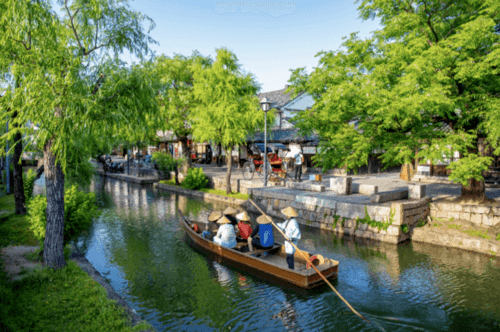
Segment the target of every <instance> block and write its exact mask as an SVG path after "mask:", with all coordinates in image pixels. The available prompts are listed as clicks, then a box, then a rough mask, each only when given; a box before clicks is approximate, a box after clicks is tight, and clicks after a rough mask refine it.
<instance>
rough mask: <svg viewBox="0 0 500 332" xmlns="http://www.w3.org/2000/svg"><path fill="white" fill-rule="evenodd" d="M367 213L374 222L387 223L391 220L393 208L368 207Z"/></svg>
mask: <svg viewBox="0 0 500 332" xmlns="http://www.w3.org/2000/svg"><path fill="white" fill-rule="evenodd" d="M366 211H367V212H368V215H369V216H370V219H372V220H376V221H387V220H389V215H390V213H391V208H390V207H388V206H376V205H368V206H367V208H366Z"/></svg>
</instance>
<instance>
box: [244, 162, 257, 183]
mask: <svg viewBox="0 0 500 332" xmlns="http://www.w3.org/2000/svg"><path fill="white" fill-rule="evenodd" d="M241 172H242V173H243V177H244V178H245V179H247V180H252V179H253V175H254V173H255V168H254V167H253V165H252V163H251V162H250V161H247V162H246V163H244V164H243V168H242V169H241Z"/></svg>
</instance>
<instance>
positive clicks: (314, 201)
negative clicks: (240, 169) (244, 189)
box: [245, 189, 430, 243]
mask: <svg viewBox="0 0 500 332" xmlns="http://www.w3.org/2000/svg"><path fill="white" fill-rule="evenodd" d="M249 191H250V193H251V194H252V196H253V198H254V201H255V202H256V203H257V204H258V205H259V207H260V208H261V209H262V210H263V211H264V212H265V213H267V214H269V215H270V216H272V217H277V218H284V215H283V214H281V212H280V211H281V209H283V208H285V207H287V206H292V207H294V208H295V209H296V210H297V212H298V214H299V217H298V219H297V221H298V222H299V223H300V224H303V225H307V226H312V227H317V228H321V229H328V230H331V231H334V232H336V233H340V234H347V235H351V236H355V237H360V238H365V239H373V240H378V241H383V242H389V243H399V242H402V241H405V240H407V239H409V238H410V234H411V230H412V229H413V227H415V225H416V223H417V222H418V220H419V219H425V218H426V217H427V216H428V215H429V206H428V203H429V202H430V199H429V198H424V199H420V200H415V201H411V202H405V203H398V202H395V203H392V204H391V206H380V205H362V204H353V203H344V202H337V201H334V200H329V199H323V198H316V197H310V196H306V195H293V194H285V193H277V192H275V191H269V190H262V189H249ZM245 208H247V209H248V210H249V211H252V212H255V213H259V212H258V210H257V208H255V207H254V206H253V205H252V204H251V203H246V204H245ZM367 213H368V217H366V214H367ZM370 224H372V225H370ZM403 225H407V230H408V231H407V232H406V233H404V232H403V228H405V227H402V226H403ZM384 228H385V229H384Z"/></svg>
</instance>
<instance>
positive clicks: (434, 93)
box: [290, 0, 500, 185]
mask: <svg viewBox="0 0 500 332" xmlns="http://www.w3.org/2000/svg"><path fill="white" fill-rule="evenodd" d="M360 2H361V5H360V7H359V12H360V15H361V17H362V18H364V19H368V18H374V17H378V18H379V19H380V20H381V25H382V27H381V29H380V30H377V31H376V32H374V33H373V34H372V36H371V37H369V38H367V39H365V40H363V39H361V38H359V36H358V35H357V34H356V33H353V34H351V35H350V36H349V37H347V38H345V41H344V43H343V44H342V47H341V48H340V49H339V50H338V51H328V52H326V51H322V52H319V53H318V55H317V56H318V57H319V64H318V66H316V67H315V69H314V70H313V72H311V73H310V74H308V73H307V72H306V71H305V68H298V69H295V70H293V71H292V74H291V78H290V82H291V83H292V85H291V87H290V91H291V89H292V88H293V89H294V91H295V93H298V92H299V91H300V92H302V91H306V92H308V93H309V94H310V95H312V97H313V98H314V100H315V104H314V106H313V107H312V108H311V110H306V111H303V112H300V113H298V115H297V116H296V118H295V120H296V123H297V126H298V127H299V128H300V129H301V132H302V133H306V134H309V133H312V132H313V131H314V132H316V133H317V134H318V135H319V136H320V145H319V147H318V154H317V155H316V156H315V157H313V161H314V162H315V163H316V164H318V165H320V166H321V167H323V169H324V170H326V169H331V168H333V167H343V166H347V169H348V170H353V169H356V168H358V167H360V166H362V165H366V164H367V162H368V156H369V155H370V154H372V153H373V151H379V152H382V154H381V157H380V159H381V161H382V163H383V164H384V166H385V167H388V166H392V165H399V164H404V163H410V162H411V161H412V159H414V158H415V151H419V152H418V155H417V156H418V158H420V160H422V161H426V160H430V161H432V162H434V163H436V162H438V161H442V160H443V159H445V158H450V157H451V156H452V155H453V153H454V152H455V151H458V152H460V153H461V155H462V156H463V158H462V157H461V158H462V159H461V160H460V161H454V162H452V163H451V164H450V169H451V170H452V172H451V176H450V179H452V180H454V181H458V182H460V183H462V184H464V185H466V184H467V180H468V179H471V178H474V179H476V180H478V181H482V180H483V178H482V175H481V171H482V170H484V169H485V168H486V166H487V165H489V164H490V159H489V158H488V157H483V156H479V153H478V142H479V139H481V138H485V139H486V142H487V143H488V144H489V145H490V146H492V147H493V149H494V153H495V154H499V153H500V126H498V125H497V124H498V123H499V122H500V106H499V105H500V75H498V74H499V68H500V57H499V56H498V55H499V54H500V34H498V32H495V26H496V27H498V26H499V25H498V24H500V10H499V8H500V6H499V5H498V1H494V0H486V1H466V0H459V1H453V2H446V3H443V2H439V1H435V2H425V3H421V2H419V3H416V2H412V1H402V2H397V5H396V4H395V3H394V1H392V0H377V1H373V0H362V1H360Z"/></svg>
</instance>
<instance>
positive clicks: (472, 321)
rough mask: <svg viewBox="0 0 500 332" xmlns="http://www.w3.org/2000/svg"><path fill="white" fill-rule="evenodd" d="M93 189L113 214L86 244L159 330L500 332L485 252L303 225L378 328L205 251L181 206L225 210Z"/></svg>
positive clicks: (320, 296) (317, 295)
mask: <svg viewBox="0 0 500 332" xmlns="http://www.w3.org/2000/svg"><path fill="white" fill-rule="evenodd" d="M90 190H93V191H95V192H96V194H97V197H98V200H99V203H100V204H101V206H102V207H103V210H104V212H103V214H102V215H101V217H100V218H99V219H98V220H96V221H95V222H94V224H93V226H92V228H91V229H90V230H89V232H88V234H84V235H83V236H82V237H81V238H80V239H79V240H78V247H79V248H80V250H81V251H82V252H84V253H85V256H86V257H87V259H88V260H89V261H90V262H91V263H92V264H93V265H94V267H95V268H96V269H97V270H98V271H99V272H100V273H101V274H102V275H103V276H104V277H105V278H106V279H107V280H108V281H109V282H110V283H111V285H112V286H113V288H114V289H115V290H116V291H117V292H118V293H119V294H120V295H121V296H122V297H123V298H124V299H125V300H126V301H127V302H128V303H129V305H130V306H131V307H132V308H133V309H134V310H135V311H137V313H138V314H139V315H140V316H141V317H142V318H143V319H145V320H147V321H148V322H149V323H151V324H152V325H153V326H154V327H155V328H156V329H157V330H158V331H285V330H290V331H380V329H379V328H377V325H379V326H380V327H382V328H383V329H385V330H386V331H492V330H500V328H499V326H498V322H499V320H500V283H499V277H500V264H499V262H498V261H497V260H496V259H490V258H488V257H487V256H485V255H480V254H474V253H470V252H464V251H460V250H456V249H448V248H444V247H439V246H432V245H427V244H418V243H413V244H412V243H403V244H400V245H398V246H396V245H377V244H375V245H374V244H369V243H358V242H356V241H353V240H352V239H349V238H342V237H339V236H336V235H334V234H333V233H330V232H328V231H321V230H317V229H312V228H309V227H306V226H302V225H301V230H302V240H301V241H300V242H299V247H301V248H303V249H306V250H308V251H310V252H311V253H320V254H322V255H324V256H327V257H329V258H333V259H336V260H338V261H339V262H340V265H339V276H338V280H336V281H335V282H334V283H333V284H334V286H335V287H336V288H337V290H338V291H339V292H340V293H341V294H342V295H343V296H344V297H345V298H346V299H347V301H349V302H350V304H351V305H352V306H353V307H354V308H356V309H357V310H358V311H359V312H360V313H361V314H362V315H363V316H365V317H366V318H368V319H369V320H370V321H372V322H374V324H369V323H367V322H365V321H363V320H362V319H360V318H359V317H357V316H356V315H354V314H352V313H351V312H350V311H349V309H348V308H347V307H346V306H345V304H344V303H343V302H342V301H341V300H340V299H339V298H338V297H337V296H336V295H335V294H334V293H333V292H332V291H331V290H329V289H328V288H326V287H322V288H321V289H319V290H313V291H309V292H299V291H297V290H295V289H289V288H287V287H284V286H283V285H278V284H275V283H271V282H268V281H263V280H261V279H259V278H258V277H256V276H254V275H251V274H247V273H245V272H242V271H238V270H236V269H234V268H232V267H229V266H227V265H226V264H225V263H223V262H221V263H219V262H217V261H216V260H214V259H211V258H208V257H207V256H205V255H203V254H202V253H199V252H198V251H196V250H194V249H193V248H192V247H191V246H190V245H189V244H187V243H186V241H185V233H184V231H183V229H182V228H181V226H180V225H179V223H178V221H177V219H176V213H175V211H176V209H178V208H181V209H182V210H183V211H184V212H185V213H186V214H187V215H189V216H190V217H193V218H197V217H199V216H201V215H204V214H206V213H207V211H209V210H211V209H213V208H224V206H220V205H217V206H214V204H216V203H207V202H203V201H200V200H197V199H192V198H187V197H184V196H180V195H176V194H173V193H172V194H168V193H156V191H155V190H153V188H152V186H142V187H141V186H140V185H137V184H131V183H126V182H123V181H119V180H115V179H110V178H108V179H105V180H104V181H103V180H102V178H101V177H96V178H95V180H94V182H93V183H92V185H91V186H90ZM254 217H255V216H254ZM254 219H255V218H254Z"/></svg>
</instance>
